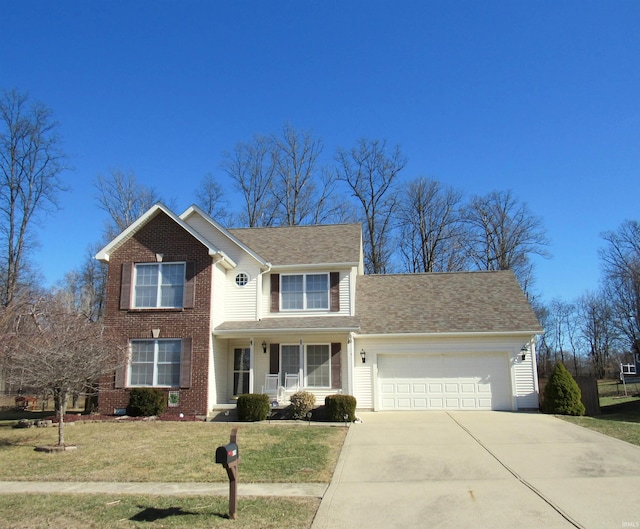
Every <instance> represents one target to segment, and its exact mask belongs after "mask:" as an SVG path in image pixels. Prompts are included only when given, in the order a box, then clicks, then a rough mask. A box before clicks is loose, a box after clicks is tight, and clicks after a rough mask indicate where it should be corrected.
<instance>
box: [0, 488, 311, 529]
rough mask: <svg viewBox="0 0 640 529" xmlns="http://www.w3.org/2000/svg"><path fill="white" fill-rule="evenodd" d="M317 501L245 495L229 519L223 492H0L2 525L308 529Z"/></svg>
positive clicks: (30, 528) (23, 528)
mask: <svg viewBox="0 0 640 529" xmlns="http://www.w3.org/2000/svg"><path fill="white" fill-rule="evenodd" d="M319 505H320V500H319V499H317V498H245V497H241V498H239V500H238V519H237V520H229V519H228V518H227V515H228V512H229V500H228V498H225V497H210V496H207V497H202V496H189V497H183V498H176V497H175V496H173V497H166V496H164V497H162V496H129V495H122V496H117V497H116V496H107V495H98V494H76V495H68V494H49V495H41V494H27V495H25V494H21V495H17V494H15V495H14V494H6V495H0V512H1V513H2V522H1V524H2V527H3V529H45V528H51V527H60V528H64V529H113V528H117V529H129V528H145V529H155V528H158V529H159V528H174V529H175V528H185V529H186V528H189V529H201V528H202V529H204V528H210V527H228V528H233V529H271V528H274V529H275V528H278V529H305V528H309V527H310V526H311V522H312V521H313V517H314V515H315V512H316V511H317V509H318V506H319Z"/></svg>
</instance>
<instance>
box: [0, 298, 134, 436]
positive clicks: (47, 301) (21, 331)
mask: <svg viewBox="0 0 640 529" xmlns="http://www.w3.org/2000/svg"><path fill="white" fill-rule="evenodd" d="M15 341H16V345H17V347H13V348H12V349H11V351H9V353H8V354H9V365H10V366H11V368H10V370H9V373H8V378H9V380H10V381H11V382H12V383H13V384H14V385H17V386H18V387H21V388H29V389H30V390H33V391H41V392H50V393H51V394H52V395H53V397H54V400H55V404H56V413H57V415H58V445H59V446H64V445H65V437H64V415H65V412H66V407H67V401H68V400H69V397H70V396H72V395H73V393H75V392H81V391H84V390H88V389H91V388H92V386H93V383H94V382H95V380H96V379H97V378H99V377H100V375H102V374H105V373H109V372H111V371H112V370H113V369H115V368H116V367H118V366H120V365H122V364H123V363H124V362H125V360H126V348H125V347H123V346H122V344H120V343H119V342H118V341H117V340H116V339H112V338H110V337H109V335H108V334H107V332H106V331H105V328H104V327H103V326H102V325H101V324H98V323H94V322H91V321H89V320H87V319H86V318H85V317H84V316H83V315H81V314H79V313H77V312H75V310H74V308H73V307H72V306H70V305H69V303H68V299H67V298H66V297H65V296H59V295H50V296H47V297H46V298H44V299H41V300H39V301H37V302H35V303H33V304H31V305H30V306H29V310H28V313H25V314H23V315H22V317H21V318H20V319H19V327H18V328H17V329H16V335H15Z"/></svg>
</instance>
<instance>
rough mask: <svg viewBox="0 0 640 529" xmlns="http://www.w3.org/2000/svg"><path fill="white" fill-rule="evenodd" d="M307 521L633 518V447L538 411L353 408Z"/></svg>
mask: <svg viewBox="0 0 640 529" xmlns="http://www.w3.org/2000/svg"><path fill="white" fill-rule="evenodd" d="M361 417H362V419H363V423H362V424H354V425H352V426H351V428H350V430H349V434H348V435H347V439H346V441H345V445H344V448H343V451H342V454H341V456H340V459H339V461H338V465H337V467H336V471H335V474H334V477H333V481H332V482H331V485H330V486H329V488H328V490H327V492H326V494H325V495H324V498H323V500H322V503H321V505H320V509H319V510H318V514H317V515H316V519H315V521H314V523H313V526H312V529H341V528H345V529H347V528H348V529H357V528H363V529H376V528H380V529H383V528H384V529H392V528H403V529H410V528H421V529H422V528H428V529H433V528H439V527H442V528H447V529H450V528H453V527H456V528H457V527H465V528H467V527H468V528H474V529H478V528H487V529H500V528H509V529H513V528H525V529H526V528H532V529H541V528H542V529H552V528H569V529H570V528H574V527H579V528H588V529H596V528H602V529H605V528H606V529H618V528H625V527H640V447H637V446H633V445H630V444H628V443H624V442H622V441H618V440H616V439H612V438H609V437H606V436H604V435H601V434H598V433H596V432H592V431H590V430H586V429H583V428H580V427H578V426H575V425H573V424H570V423H567V422H564V421H562V420H560V419H556V418H555V417H552V416H548V415H542V414H538V413H507V412H404V413H402V412H386V413H382V412H380V413H363V414H361Z"/></svg>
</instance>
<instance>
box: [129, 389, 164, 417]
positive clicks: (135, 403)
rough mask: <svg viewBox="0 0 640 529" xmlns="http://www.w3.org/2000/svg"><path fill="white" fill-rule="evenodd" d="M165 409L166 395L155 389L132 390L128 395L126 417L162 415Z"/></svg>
mask: <svg viewBox="0 0 640 529" xmlns="http://www.w3.org/2000/svg"><path fill="white" fill-rule="evenodd" d="M166 409H167V394H166V393H165V392H164V391H162V390H159V389H156V388H133V389H132V390H131V393H130V394H129V405H128V406H127V415H129V416H131V417H151V416H152V415H162V414H163V413H164V412H165V410H166Z"/></svg>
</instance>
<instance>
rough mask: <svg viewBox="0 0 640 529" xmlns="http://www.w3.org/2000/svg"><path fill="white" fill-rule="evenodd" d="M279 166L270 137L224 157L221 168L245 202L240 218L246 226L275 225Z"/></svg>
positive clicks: (259, 138)
mask: <svg viewBox="0 0 640 529" xmlns="http://www.w3.org/2000/svg"><path fill="white" fill-rule="evenodd" d="M276 165H277V158H276V156H275V152H274V146H273V139H272V138H271V137H268V136H255V137H254V138H253V140H252V141H251V142H239V143H237V144H236V146H235V148H234V149H233V151H232V152H225V153H223V162H222V168H223V169H224V171H225V172H226V173H227V174H228V175H229V176H230V177H231V179H232V180H233V181H234V183H235V187H236V189H237V190H238V191H240V193H241V194H242V197H243V200H244V204H243V210H244V211H243V212H242V213H241V214H240V222H241V223H242V224H243V225H245V226H248V227H250V228H254V227H257V226H272V225H273V224H274V222H275V220H276V214H277V207H278V206H277V203H276V201H275V200H274V198H273V181H274V176H275V172H276Z"/></svg>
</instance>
